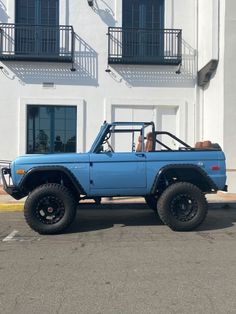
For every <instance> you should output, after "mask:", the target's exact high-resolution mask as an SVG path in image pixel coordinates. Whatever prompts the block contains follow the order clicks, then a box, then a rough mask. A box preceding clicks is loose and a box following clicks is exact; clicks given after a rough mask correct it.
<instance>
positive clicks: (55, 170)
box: [20, 166, 86, 196]
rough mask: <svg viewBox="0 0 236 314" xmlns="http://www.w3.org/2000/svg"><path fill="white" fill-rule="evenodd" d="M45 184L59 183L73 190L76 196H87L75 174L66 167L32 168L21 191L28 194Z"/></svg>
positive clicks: (24, 179) (22, 182) (24, 178)
mask: <svg viewBox="0 0 236 314" xmlns="http://www.w3.org/2000/svg"><path fill="white" fill-rule="evenodd" d="M45 183H59V184H62V185H64V186H66V187H67V188H69V189H70V190H71V192H72V193H73V194H74V196H79V195H80V194H86V193H85V191H84V189H83V187H82V186H81V184H80V182H79V181H78V180H77V178H76V177H75V176H74V175H73V173H72V172H71V171H70V170H69V169H67V168H66V167H64V166H41V167H34V168H31V169H30V170H29V171H28V172H27V173H26V174H25V176H24V177H23V179H22V181H21V183H20V189H21V190H23V191H25V192H26V193H27V194H28V193H29V192H31V191H32V190H34V189H35V188H36V187H38V186H40V185H42V184H45Z"/></svg>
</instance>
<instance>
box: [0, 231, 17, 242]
mask: <svg viewBox="0 0 236 314" xmlns="http://www.w3.org/2000/svg"><path fill="white" fill-rule="evenodd" d="M17 233H18V231H17V230H13V231H12V232H11V233H10V234H9V235H8V236H7V237H6V238H4V239H3V240H2V242H10V241H14V239H13V238H14V236H15V235H16V234H17Z"/></svg>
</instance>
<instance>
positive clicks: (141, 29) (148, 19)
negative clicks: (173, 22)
mask: <svg viewBox="0 0 236 314" xmlns="http://www.w3.org/2000/svg"><path fill="white" fill-rule="evenodd" d="M163 28H164V0H123V56H124V57H133V58H136V59H137V61H138V60H139V59H140V60H149V61H151V59H152V58H156V57H158V56H161V55H163V53H162V51H163Z"/></svg>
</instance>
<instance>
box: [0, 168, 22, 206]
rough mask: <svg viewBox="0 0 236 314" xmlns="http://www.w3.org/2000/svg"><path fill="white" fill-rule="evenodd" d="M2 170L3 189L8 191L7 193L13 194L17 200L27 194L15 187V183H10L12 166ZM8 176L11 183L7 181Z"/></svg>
mask: <svg viewBox="0 0 236 314" xmlns="http://www.w3.org/2000/svg"><path fill="white" fill-rule="evenodd" d="M1 172H2V173H1V175H2V182H3V189H4V191H6V192H7V194H9V195H11V196H12V197H13V198H15V199H16V200H19V199H21V198H22V197H24V196H26V194H25V193H24V192H23V191H22V190H20V189H19V188H17V187H15V186H14V185H10V178H11V169H10V168H2V171H1ZM6 176H8V178H9V183H7V180H6Z"/></svg>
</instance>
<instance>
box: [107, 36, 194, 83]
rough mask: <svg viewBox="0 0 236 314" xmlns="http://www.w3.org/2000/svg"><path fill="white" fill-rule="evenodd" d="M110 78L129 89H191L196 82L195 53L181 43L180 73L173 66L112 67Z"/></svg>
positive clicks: (183, 42)
mask: <svg viewBox="0 0 236 314" xmlns="http://www.w3.org/2000/svg"><path fill="white" fill-rule="evenodd" d="M110 67H111V72H110V76H111V77H112V78H113V79H114V80H115V81H117V82H122V81H125V82H126V84H127V85H128V86H130V87H193V86H194V85H195V82H196V52H195V50H194V49H193V48H192V47H191V46H190V45H189V44H188V43H186V42H185V41H184V40H183V41H182V66H181V73H180V74H176V71H177V68H178V67H177V66H174V65H127V64H125V65H120V64H117V65H112V66H110Z"/></svg>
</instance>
